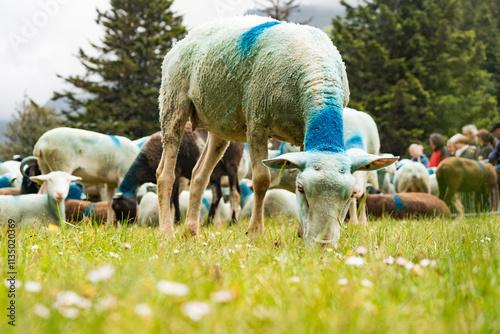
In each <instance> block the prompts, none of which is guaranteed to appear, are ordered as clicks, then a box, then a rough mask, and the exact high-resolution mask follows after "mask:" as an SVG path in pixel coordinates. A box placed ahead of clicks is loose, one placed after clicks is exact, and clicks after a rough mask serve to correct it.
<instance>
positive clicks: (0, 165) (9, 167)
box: [0, 160, 22, 177]
mask: <svg viewBox="0 0 500 334" xmlns="http://www.w3.org/2000/svg"><path fill="white" fill-rule="evenodd" d="M20 166H21V163H20V162H19V161H15V160H7V161H4V162H1V161H0V175H2V174H6V173H10V172H19V170H20ZM21 177H22V175H21Z"/></svg>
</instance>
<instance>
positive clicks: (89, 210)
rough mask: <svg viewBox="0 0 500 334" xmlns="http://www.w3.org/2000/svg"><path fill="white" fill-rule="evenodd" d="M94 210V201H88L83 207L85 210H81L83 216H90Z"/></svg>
mask: <svg viewBox="0 0 500 334" xmlns="http://www.w3.org/2000/svg"><path fill="white" fill-rule="evenodd" d="M94 212H95V203H93V202H90V203H89V205H87V207H86V208H85V211H83V216H84V217H91V216H92V214H93V213H94Z"/></svg>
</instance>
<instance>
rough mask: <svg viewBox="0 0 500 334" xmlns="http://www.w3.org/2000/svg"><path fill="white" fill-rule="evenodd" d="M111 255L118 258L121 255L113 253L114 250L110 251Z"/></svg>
mask: <svg viewBox="0 0 500 334" xmlns="http://www.w3.org/2000/svg"><path fill="white" fill-rule="evenodd" d="M109 255H111V256H112V257H114V258H117V259H119V258H120V255H118V254H116V253H113V252H109Z"/></svg>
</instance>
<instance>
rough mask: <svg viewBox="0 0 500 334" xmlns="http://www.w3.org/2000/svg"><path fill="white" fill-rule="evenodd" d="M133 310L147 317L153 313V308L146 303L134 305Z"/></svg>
mask: <svg viewBox="0 0 500 334" xmlns="http://www.w3.org/2000/svg"><path fill="white" fill-rule="evenodd" d="M134 312H135V313H136V314H138V315H140V316H141V317H147V316H150V315H151V314H153V310H151V307H149V305H148V304H146V303H142V304H138V305H135V307H134Z"/></svg>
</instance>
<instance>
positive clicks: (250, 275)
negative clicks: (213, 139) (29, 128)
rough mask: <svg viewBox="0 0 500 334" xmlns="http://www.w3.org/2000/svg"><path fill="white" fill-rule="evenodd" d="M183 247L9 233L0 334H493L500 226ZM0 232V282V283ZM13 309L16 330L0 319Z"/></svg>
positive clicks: (285, 228)
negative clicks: (12, 253)
mask: <svg viewBox="0 0 500 334" xmlns="http://www.w3.org/2000/svg"><path fill="white" fill-rule="evenodd" d="M246 225H247V221H243V222H241V223H240V224H238V225H236V226H226V225H225V226H210V227H204V228H202V229H201V234H200V235H199V236H198V237H197V238H195V239H193V238H191V239H188V240H186V239H184V238H183V237H182V235H181V230H182V228H181V227H177V234H178V238H177V240H167V239H164V238H163V237H162V235H160V233H159V232H158V229H154V228H153V229H152V228H143V227H136V226H122V227H108V228H105V227H103V226H92V225H90V224H83V223H82V224H80V225H77V226H67V227H65V228H64V229H63V230H61V231H60V232H51V231H49V230H48V229H36V230H33V229H29V228H18V229H16V238H15V250H16V260H15V270H16V272H17V274H16V275H15V276H16V279H17V280H18V284H19V283H20V286H18V287H17V288H16V289H15V297H13V298H9V288H7V287H6V286H4V287H3V288H1V289H2V293H1V294H0V305H1V306H2V307H1V308H2V317H1V319H2V321H1V323H0V333H30V334H36V333H106V334H114V333H499V332H500V287H499V286H500V261H499V258H500V241H499V237H500V228H499V218H498V217H496V216H491V215H485V216H480V217H468V218H466V219H465V220H463V221H450V220H437V219H436V220H407V221H395V220H391V219H383V220H376V221H371V222H370V225H369V226H366V227H364V226H352V225H349V224H346V225H344V227H343V228H342V234H341V239H340V242H339V245H338V247H337V248H335V247H333V246H331V247H328V246H327V247H317V248H310V249H309V248H304V245H303V242H302V240H301V239H300V238H298V237H297V221H296V220H288V219H267V220H266V231H265V233H264V234H263V235H262V236H259V237H257V238H256V239H250V238H249V237H248V236H246V235H245V233H244V232H245V228H246ZM7 233H8V230H7V228H4V229H2V231H0V243H1V245H2V247H1V255H0V271H1V272H2V277H4V278H5V277H8V276H9V275H8V272H9V271H10V268H9V267H8V265H9V264H8V253H7V251H8V247H7V240H8V234H7ZM12 300H14V302H15V317H16V318H15V327H12V326H10V325H9V324H8V321H10V319H9V318H8V317H7V314H8V312H9V311H8V310H7V307H8V306H9V305H10V304H9V303H10V302H11V301H12Z"/></svg>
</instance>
